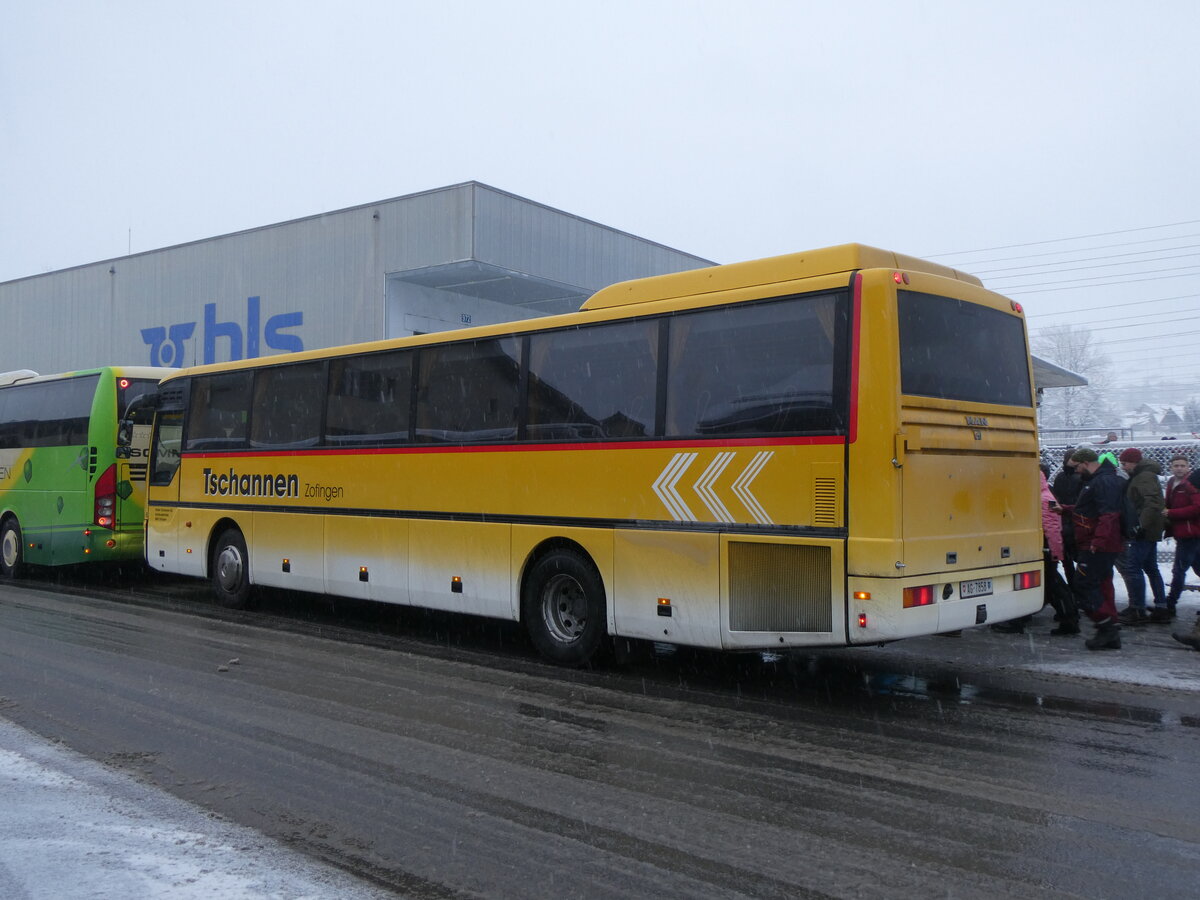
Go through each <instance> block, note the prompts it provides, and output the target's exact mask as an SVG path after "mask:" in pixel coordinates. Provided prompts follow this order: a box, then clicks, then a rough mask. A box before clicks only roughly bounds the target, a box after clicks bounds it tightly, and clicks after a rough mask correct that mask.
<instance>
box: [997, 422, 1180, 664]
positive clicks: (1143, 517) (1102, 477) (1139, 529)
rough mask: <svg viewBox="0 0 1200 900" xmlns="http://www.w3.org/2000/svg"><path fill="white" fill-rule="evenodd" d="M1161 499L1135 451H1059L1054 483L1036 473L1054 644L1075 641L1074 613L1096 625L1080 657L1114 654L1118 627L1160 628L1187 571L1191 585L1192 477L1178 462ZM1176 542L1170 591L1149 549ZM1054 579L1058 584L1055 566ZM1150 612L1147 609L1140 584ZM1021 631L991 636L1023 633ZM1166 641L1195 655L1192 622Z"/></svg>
mask: <svg viewBox="0 0 1200 900" xmlns="http://www.w3.org/2000/svg"><path fill="white" fill-rule="evenodd" d="M1170 466H1171V477H1170V479H1169V480H1168V481H1167V483H1166V488H1165V490H1164V488H1163V485H1162V482H1161V480H1160V478H1159V476H1160V475H1161V474H1162V467H1161V466H1159V464H1158V463H1157V462H1155V461H1153V460H1151V459H1147V458H1146V457H1145V456H1144V455H1143V454H1142V452H1141V451H1140V450H1138V449H1137V448H1135V447H1128V448H1126V449H1124V450H1122V451H1120V455H1119V456H1118V455H1115V454H1114V453H1112V452H1108V451H1103V450H1101V451H1097V450H1096V449H1094V448H1092V447H1087V446H1084V447H1078V448H1075V449H1072V450H1068V451H1067V452H1066V454H1065V456H1064V458H1063V466H1062V469H1061V471H1059V473H1058V475H1057V476H1056V477H1055V478H1054V481H1053V483H1052V484H1051V483H1047V476H1048V474H1049V473H1048V471H1047V469H1048V467H1045V466H1043V469H1042V522H1043V531H1044V532H1045V535H1046V556H1047V571H1046V579H1045V586H1046V593H1047V599H1048V600H1049V602H1050V603H1051V605H1053V606H1054V609H1055V616H1054V617H1055V620H1056V621H1057V622H1058V625H1057V626H1056V627H1055V628H1054V629H1053V630H1052V631H1051V632H1050V633H1051V634H1052V635H1055V636H1062V635H1074V634H1079V613H1080V611H1082V612H1083V613H1084V615H1086V616H1087V617H1088V618H1089V619H1090V620H1091V621H1092V622H1093V624H1094V625H1095V632H1094V634H1093V635H1092V636H1091V637H1090V638H1088V639H1087V640H1086V641H1085V644H1086V646H1087V648H1088V649H1089V650H1119V649H1120V647H1121V628H1122V626H1140V625H1147V624H1169V623H1170V622H1172V621H1173V620H1174V619H1175V607H1176V605H1177V604H1178V602H1179V598H1180V595H1181V594H1182V593H1183V588H1184V579H1185V578H1186V576H1187V573H1188V572H1189V571H1195V573H1196V574H1197V575H1200V470H1197V471H1193V470H1192V465H1191V460H1190V459H1189V458H1188V457H1187V456H1186V455H1184V454H1182V453H1179V454H1176V455H1175V456H1174V457H1173V458H1172V459H1171V463H1170ZM1164 537H1172V538H1174V539H1175V561H1174V566H1173V568H1172V572H1171V584H1170V586H1169V587H1167V586H1166V585H1165V584H1164V583H1163V578H1162V573H1161V572H1160V571H1159V567H1158V542H1159V541H1160V540H1162V539H1163V538H1164ZM1060 562H1061V563H1062V568H1063V574H1062V575H1059V574H1058V568H1057V566H1058V563H1060ZM1114 569H1115V570H1116V571H1118V572H1119V573H1120V574H1121V577H1122V579H1123V580H1124V582H1125V587H1126V590H1127V593H1128V596H1129V605H1128V606H1127V607H1126V608H1125V609H1124V610H1121V611H1120V612H1118V611H1117V607H1116V599H1115V595H1114V592H1113V581H1112V578H1113V571H1114ZM1147 582H1148V583H1149V585H1150V597H1151V600H1152V601H1153V605H1148V604H1147V598H1146V584H1147ZM1024 624H1025V623H1024V621H1022V620H1016V621H1015V622H1011V623H1004V624H1002V625H998V626H994V627H996V628H997V630H1001V631H1009V632H1013V631H1023V630H1024ZM1173 637H1174V638H1175V640H1177V641H1179V642H1180V643H1182V644H1185V645H1187V646H1189V647H1191V648H1192V649H1195V650H1200V617H1198V618H1197V621H1196V625H1195V626H1194V628H1193V629H1192V630H1191V631H1190V632H1189V633H1185V634H1174V635H1173Z"/></svg>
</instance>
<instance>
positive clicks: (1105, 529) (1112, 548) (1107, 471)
mask: <svg viewBox="0 0 1200 900" xmlns="http://www.w3.org/2000/svg"><path fill="white" fill-rule="evenodd" d="M1071 459H1072V461H1074V462H1075V464H1076V467H1077V468H1078V469H1079V470H1080V472H1081V474H1083V476H1084V477H1085V478H1086V479H1087V481H1086V483H1085V484H1084V487H1083V490H1082V491H1080V492H1079V499H1078V500H1077V501H1076V502H1075V507H1074V509H1073V510H1071V522H1072V524H1073V525H1074V526H1075V546H1076V557H1075V596H1076V598H1077V600H1078V601H1079V608H1080V609H1082V610H1083V611H1084V612H1085V613H1086V614H1087V617H1088V618H1089V619H1091V620H1092V622H1094V623H1095V625H1096V633H1095V634H1094V635H1093V636H1092V637H1090V638H1088V639H1087V641H1086V642H1085V646H1086V647H1087V648H1088V649H1089V650H1120V649H1121V626H1120V624H1119V623H1118V621H1117V606H1116V602H1115V599H1114V596H1113V586H1112V573H1113V565H1114V564H1115V563H1116V561H1117V555H1118V554H1119V553H1120V552H1121V550H1122V549H1124V543H1125V542H1124V540H1123V539H1122V537H1121V502H1122V500H1123V495H1124V485H1123V484H1122V482H1121V480H1120V479H1119V478H1117V469H1116V466H1114V465H1113V464H1112V463H1111V462H1109V461H1107V460H1105V461H1104V462H1100V458H1099V456H1098V455H1097V454H1096V451H1095V450H1090V449H1087V448H1082V449H1080V450H1076V451H1075V452H1074V453H1073V454H1072V455H1071Z"/></svg>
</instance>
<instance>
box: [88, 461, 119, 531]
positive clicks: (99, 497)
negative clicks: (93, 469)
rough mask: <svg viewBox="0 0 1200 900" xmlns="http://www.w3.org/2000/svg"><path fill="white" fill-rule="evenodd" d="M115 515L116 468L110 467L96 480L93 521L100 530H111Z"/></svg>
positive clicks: (114, 466) (114, 522)
mask: <svg viewBox="0 0 1200 900" xmlns="http://www.w3.org/2000/svg"><path fill="white" fill-rule="evenodd" d="M116 514H117V467H116V465H115V464H114V465H111V466H109V467H108V468H107V469H105V470H104V472H103V474H101V476H100V477H99V478H97V479H96V514H95V516H94V518H93V521H94V522H95V523H96V524H97V525H99V526H100V527H101V528H113V527H114V526H115V525H116Z"/></svg>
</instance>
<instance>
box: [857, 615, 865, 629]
mask: <svg viewBox="0 0 1200 900" xmlns="http://www.w3.org/2000/svg"><path fill="white" fill-rule="evenodd" d="M858 627H859V628H866V627H867V614H866V613H859V614H858Z"/></svg>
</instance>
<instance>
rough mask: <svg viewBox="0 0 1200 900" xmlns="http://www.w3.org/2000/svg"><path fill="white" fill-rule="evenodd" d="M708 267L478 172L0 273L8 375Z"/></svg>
mask: <svg viewBox="0 0 1200 900" xmlns="http://www.w3.org/2000/svg"><path fill="white" fill-rule="evenodd" d="M708 265H712V263H711V261H710V260H706V259H701V258H700V257H698V256H693V255H691V254H689V253H682V252H680V251H678V250H672V249H671V248H669V247H664V246H663V245H661V244H656V243H654V242H653V241H647V240H644V239H642V238H639V237H635V236H634V235H631V234H626V233H624V232H621V231H618V230H616V229H614V228H608V227H606V226H603V225H599V224H597V223H595V222H589V221H587V220H586V219H582V218H580V217H578V216H574V215H571V214H569V213H565V212H561V211H559V210H556V209H552V208H550V207H548V206H544V205H542V204H540V203H534V202H532V201H530V200H526V199H524V198H522V197H517V196H515V195H513V194H509V193H506V192H504V191H500V190H496V189H495V188H492V187H488V186H487V185H484V184H479V183H477V182H466V183H464V184H456V185H452V186H450V187H444V188H439V189H436V190H431V191H425V192H422V193H419V194H411V195H409V196H405V197H397V198H394V199H391V200H384V201H381V202H379V203H368V204H366V205H363V206H356V207H352V208H350V209H343V210H338V211H336V212H330V213H325V214H322V215H316V216H310V217H307V218H303V219H296V220H293V221H289V222H282V223H280V224H277V225H267V226H264V227H261V228H253V229H250V230H248V231H241V232H237V233H234V234H228V235H222V236H220V237H214V238H208V239H206V240H200V241H195V242H192V243H188V244H181V245H178V246H174V247H166V248H163V249H160V250H151V251H148V252H145V253H135V254H132V255H130V256H124V257H119V258H117V259H111V260H105V261H102V262H95V263H89V264H87V265H81V266H75V267H73V268H70V269H63V270H60V271H56V272H48V273H45V274H42V275H34V276H31V277H28V278H20V279H16V280H14V281H8V282H4V283H2V284H0V310H2V311H3V317H4V323H5V327H4V328H3V329H2V330H0V371H5V370H12V369H33V370H35V371H38V372H42V373H51V372H62V371H70V370H74V369H83V368H90V367H92V366H98V365H107V364H112V363H119V364H126V365H133V364H138V365H155V366H174V367H179V366H185V365H195V364H199V363H206V362H223V361H226V360H234V359H244V358H249V357H256V356H267V355H270V354H273V353H280V352H286V351H293V350H302V349H305V350H309V349H317V348H320V347H332V346H337V345H340V344H351V343H357V342H360V341H371V340H379V339H382V338H392V337H405V336H408V335H412V334H421V333H426V332H432V331H445V330H447V329H452V328H461V327H464V326H466V325H486V324H492V323H497V322H506V321H510V320H513V319H523V318H530V317H533V316H541V315H549V314H553V313H561V312H574V311H575V310H577V309H578V308H579V306H580V304H582V303H583V301H584V300H585V299H587V297H589V296H590V295H591V294H592V293H594V292H595V291H597V290H599V289H600V288H602V287H606V286H607V285H610V284H613V283H614V282H617V281H623V280H626V279H629V278H641V277H644V276H647V275H658V274H663V273H666V272H678V271H682V270H684V269H695V268H699V267H702V266H708Z"/></svg>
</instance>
